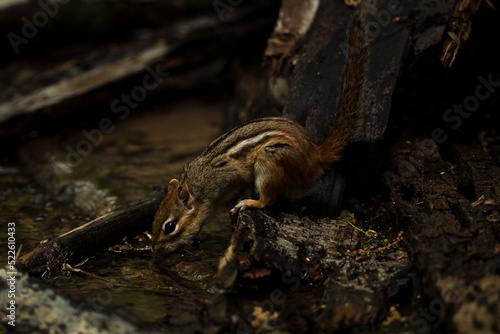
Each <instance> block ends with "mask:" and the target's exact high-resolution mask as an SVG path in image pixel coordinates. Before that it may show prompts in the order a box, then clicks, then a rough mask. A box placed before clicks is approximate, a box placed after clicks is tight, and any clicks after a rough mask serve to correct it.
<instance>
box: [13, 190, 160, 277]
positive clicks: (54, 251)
mask: <svg viewBox="0 0 500 334" xmlns="http://www.w3.org/2000/svg"><path fill="white" fill-rule="evenodd" d="M165 195H166V187H160V188H157V189H155V191H153V192H152V193H151V194H149V195H148V196H147V197H146V198H144V199H142V200H139V201H138V202H136V203H134V204H131V205H129V206H127V207H124V208H120V209H117V210H115V211H112V212H110V213H108V214H106V215H104V216H102V217H99V218H97V219H94V220H92V221H91V222H88V223H87V224H84V225H82V226H80V227H77V228H76V229H73V230H71V231H69V232H67V233H64V234H62V235H60V236H58V237H56V238H54V239H51V240H48V241H46V242H42V244H41V245H40V246H38V247H37V248H35V249H34V250H33V251H31V252H29V253H27V254H25V255H23V256H21V257H20V258H19V259H17V261H16V266H17V267H18V268H19V269H20V270H22V271H24V272H28V273H33V274H35V273H36V274H40V273H43V275H44V276H50V275H52V274H55V275H57V274H58V273H60V272H61V271H64V270H65V269H64V264H65V263H71V264H72V265H75V264H78V263H79V262H80V261H82V260H84V259H86V258H88V257H90V256H94V255H95V254H97V253H98V252H100V251H103V250H105V249H106V248H108V247H110V246H114V245H115V244H117V243H120V242H121V241H122V240H123V238H124V237H126V236H135V235H138V234H140V233H142V232H144V231H147V230H149V228H150V227H151V223H152V221H153V218H154V215H155V213H156V210H157V209H158V207H159V205H160V202H161V201H162V200H163V198H164V197H165Z"/></svg>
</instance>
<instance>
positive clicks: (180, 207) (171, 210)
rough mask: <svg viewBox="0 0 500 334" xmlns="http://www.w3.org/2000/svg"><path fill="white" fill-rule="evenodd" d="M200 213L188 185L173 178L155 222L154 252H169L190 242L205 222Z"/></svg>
mask: <svg viewBox="0 0 500 334" xmlns="http://www.w3.org/2000/svg"><path fill="white" fill-rule="evenodd" d="M199 213H200V211H199V210H198V209H197V208H196V207H195V205H193V198H192V196H191V194H190V193H189V189H188V186H187V185H186V184H184V185H180V184H179V181H178V180H176V179H172V180H171V181H170V183H169V185H168V191H167V196H166V197H165V198H164V199H163V201H162V203H161V204H160V207H159V208H158V211H157V212H156V215H155V220H154V222H153V235H152V248H151V250H152V251H153V253H159V254H167V253H170V252H172V251H174V250H176V249H177V248H179V247H180V246H183V245H185V244H187V243H189V242H190V241H191V240H192V239H193V238H194V236H195V235H196V234H197V233H198V231H199V230H200V228H201V225H202V223H203V219H202V217H200V214H199ZM201 216H203V215H201Z"/></svg>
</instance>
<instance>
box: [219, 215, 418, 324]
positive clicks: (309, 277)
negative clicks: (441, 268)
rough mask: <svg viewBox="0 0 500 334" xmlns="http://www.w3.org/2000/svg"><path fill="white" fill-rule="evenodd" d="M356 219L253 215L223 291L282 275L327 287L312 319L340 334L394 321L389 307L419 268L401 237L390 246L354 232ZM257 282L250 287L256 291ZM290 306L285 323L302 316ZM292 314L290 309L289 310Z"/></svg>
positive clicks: (226, 268) (231, 254)
mask: <svg viewBox="0 0 500 334" xmlns="http://www.w3.org/2000/svg"><path fill="white" fill-rule="evenodd" d="M354 222H355V220H354V219H353V218H352V217H350V218H349V219H345V220H329V219H318V220H312V219H309V218H307V217H299V216H297V215H296V214H291V213H285V212H280V211H279V210H276V211H275V210H248V211H245V212H242V213H241V214H240V216H239V219H238V222H237V227H236V231H235V232H234V234H233V236H232V238H231V243H230V246H229V248H228V249H227V251H226V253H225V255H224V257H223V258H222V259H221V261H220V264H219V269H218V274H217V280H218V284H219V286H220V287H222V288H224V289H230V288H232V287H233V286H234V284H235V282H237V281H241V280H245V279H246V280H250V281H255V282H259V281H261V280H262V279H264V278H266V277H268V276H270V275H272V274H273V273H278V274H279V276H281V277H282V281H284V282H287V281H288V282H293V281H294V280H295V281H296V282H297V285H300V283H298V282H300V281H302V280H303V281H305V282H309V283H315V284H318V283H322V282H325V283H324V284H325V285H326V289H325V292H324V295H323V298H322V299H321V300H318V304H317V305H315V307H317V308H318V309H321V310H322V311H321V312H320V313H319V314H317V315H316V318H314V319H311V321H313V322H314V323H317V328H308V329H307V330H309V331H311V330H321V331H324V332H332V331H335V330H339V329H345V328H351V327H353V326H360V325H370V324H374V323H377V322H380V321H382V320H383V319H385V318H386V317H387V312H388V309H389V308H388V305H387V304H388V300H389V299H390V298H393V297H395V296H396V295H398V294H399V293H400V292H401V291H402V290H404V289H402V288H404V287H406V286H407V285H408V284H409V282H410V279H409V278H410V277H409V273H410V268H411V263H410V262H409V260H408V257H407V256H406V253H405V252H404V251H402V250H401V249H399V247H398V245H399V242H400V241H401V237H402V236H399V237H398V238H391V241H388V240H384V238H383V237H382V234H380V235H378V237H375V234H373V235H372V236H368V235H369V234H370V233H375V232H374V231H372V232H370V233H368V235H367V233H364V232H362V231H360V230H359V229H357V228H355V227H354V226H352V225H351V223H352V224H353V223H354ZM325 280H326V281H325ZM251 284H252V282H250V285H251ZM293 307H294V304H293V303H285V304H283V305H282V308H281V309H280V317H286V314H291V313H293V312H295V310H292V309H291V308H293ZM288 308H290V309H288Z"/></svg>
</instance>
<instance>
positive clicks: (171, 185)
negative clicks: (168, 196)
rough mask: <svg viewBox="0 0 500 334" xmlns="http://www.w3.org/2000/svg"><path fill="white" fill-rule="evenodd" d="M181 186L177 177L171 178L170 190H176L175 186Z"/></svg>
mask: <svg viewBox="0 0 500 334" xmlns="http://www.w3.org/2000/svg"><path fill="white" fill-rule="evenodd" d="M178 186H179V181H178V180H177V179H172V180H170V182H169V183H168V190H167V191H168V192H171V191H172V190H174V189H175V188H177V187H178Z"/></svg>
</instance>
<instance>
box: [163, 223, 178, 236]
mask: <svg viewBox="0 0 500 334" xmlns="http://www.w3.org/2000/svg"><path fill="white" fill-rule="evenodd" d="M176 227H177V221H176V220H171V221H166V222H165V223H163V226H162V230H163V233H165V234H170V233H172V232H174V231H175V228H176Z"/></svg>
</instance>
